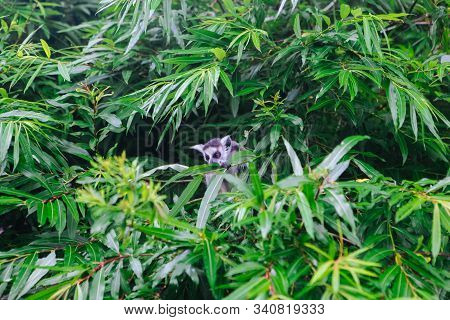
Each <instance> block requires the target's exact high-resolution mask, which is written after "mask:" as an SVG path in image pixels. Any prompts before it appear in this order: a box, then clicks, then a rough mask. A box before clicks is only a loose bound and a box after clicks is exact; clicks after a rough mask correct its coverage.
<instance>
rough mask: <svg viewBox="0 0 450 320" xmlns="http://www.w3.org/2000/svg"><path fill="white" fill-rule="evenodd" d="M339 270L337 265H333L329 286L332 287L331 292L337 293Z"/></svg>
mask: <svg viewBox="0 0 450 320" xmlns="http://www.w3.org/2000/svg"><path fill="white" fill-rule="evenodd" d="M340 278H341V275H340V272H339V266H338V265H337V264H335V265H334V267H333V275H332V277H331V287H332V288H333V293H334V294H337V293H338V292H339V286H340Z"/></svg>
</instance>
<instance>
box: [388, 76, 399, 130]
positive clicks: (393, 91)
mask: <svg viewBox="0 0 450 320" xmlns="http://www.w3.org/2000/svg"><path fill="white" fill-rule="evenodd" d="M399 99H400V93H399V92H398V89H397V87H396V86H395V85H394V84H393V82H392V81H391V82H390V83H389V94H388V104H389V109H390V110H391V115H392V121H393V122H394V126H395V128H396V129H398V100H399Z"/></svg>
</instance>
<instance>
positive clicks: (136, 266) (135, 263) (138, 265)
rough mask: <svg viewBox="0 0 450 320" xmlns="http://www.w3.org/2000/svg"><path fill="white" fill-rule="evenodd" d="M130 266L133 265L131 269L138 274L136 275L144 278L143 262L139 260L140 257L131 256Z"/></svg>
mask: <svg viewBox="0 0 450 320" xmlns="http://www.w3.org/2000/svg"><path fill="white" fill-rule="evenodd" d="M130 267H131V270H133V272H134V274H135V275H136V277H138V278H139V279H142V264H141V261H139V259H137V258H135V257H131V258H130Z"/></svg>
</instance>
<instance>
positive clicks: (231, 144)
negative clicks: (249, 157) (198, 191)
mask: <svg viewBox="0 0 450 320" xmlns="http://www.w3.org/2000/svg"><path fill="white" fill-rule="evenodd" d="M191 149H194V150H197V151H199V152H200V153H201V154H202V155H203V159H204V160H205V161H206V162H207V163H208V164H212V163H217V164H219V165H220V166H221V167H222V168H226V169H227V173H230V174H233V175H237V174H238V173H240V172H241V171H243V169H245V167H246V166H245V165H238V166H231V165H230V160H231V157H232V155H233V154H234V153H235V152H237V151H239V150H243V148H242V147H240V146H239V144H238V143H237V142H236V141H233V140H231V138H230V136H225V137H223V138H214V139H211V140H209V141H208V142H207V143H205V144H197V145H195V146H192V147H191ZM214 175H215V174H214V173H208V174H206V175H205V180H206V181H205V182H206V185H209V183H210V182H211V179H212V178H213V177H214ZM229 189H230V188H229V186H228V184H227V183H226V182H225V181H224V182H223V183H222V186H221V191H222V192H227V191H229Z"/></svg>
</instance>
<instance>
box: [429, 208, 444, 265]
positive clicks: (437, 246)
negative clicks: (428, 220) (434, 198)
mask: <svg viewBox="0 0 450 320" xmlns="http://www.w3.org/2000/svg"><path fill="white" fill-rule="evenodd" d="M439 211H440V210H439V205H438V204H437V203H435V204H434V210H433V227H432V229H431V253H432V255H433V261H434V262H435V261H436V259H437V257H438V255H439V252H440V250H441V243H442V235H441V216H440V212H439Z"/></svg>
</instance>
